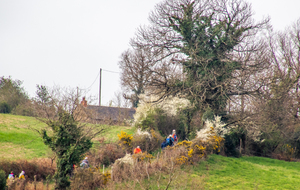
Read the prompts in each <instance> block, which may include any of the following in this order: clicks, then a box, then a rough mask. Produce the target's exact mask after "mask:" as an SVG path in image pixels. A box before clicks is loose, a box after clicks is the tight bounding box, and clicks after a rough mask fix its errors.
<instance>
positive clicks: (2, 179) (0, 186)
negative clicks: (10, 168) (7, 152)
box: [0, 170, 6, 190]
mask: <svg viewBox="0 0 300 190" xmlns="http://www.w3.org/2000/svg"><path fill="white" fill-rule="evenodd" d="M5 187H6V175H5V172H4V171H3V170H0V190H5Z"/></svg>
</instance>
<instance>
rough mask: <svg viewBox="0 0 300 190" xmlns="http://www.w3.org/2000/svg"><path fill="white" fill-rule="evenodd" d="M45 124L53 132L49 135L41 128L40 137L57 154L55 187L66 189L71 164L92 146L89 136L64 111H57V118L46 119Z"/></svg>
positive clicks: (68, 182) (76, 161) (78, 159)
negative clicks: (52, 119) (53, 119)
mask: <svg viewBox="0 0 300 190" xmlns="http://www.w3.org/2000/svg"><path fill="white" fill-rule="evenodd" d="M47 125H48V126H49V127H50V128H51V129H52V131H53V133H52V134H51V135H49V133H48V132H47V131H46V130H43V131H42V138H43V140H44V143H45V144H46V145H48V146H49V147H50V148H51V149H52V151H53V152H54V153H55V154H56V156H57V171H56V173H55V179H56V189H66V188H67V187H69V186H70V181H69V178H68V174H70V172H71V170H72V166H73V164H77V163H79V162H80V161H81V160H82V158H83V154H84V153H86V152H87V151H88V150H89V149H90V148H91V147H92V142H91V137H87V136H84V135H83V134H82V128H80V127H78V126H77V122H76V121H75V120H74V118H73V116H72V115H71V114H69V113H67V112H65V111H61V112H60V113H59V118H58V120H56V121H48V122H47Z"/></svg>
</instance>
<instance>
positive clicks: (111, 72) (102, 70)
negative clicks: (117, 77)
mask: <svg viewBox="0 0 300 190" xmlns="http://www.w3.org/2000/svg"><path fill="white" fill-rule="evenodd" d="M102 71H106V72H110V73H117V74H119V72H116V71H109V70H105V69H102Z"/></svg>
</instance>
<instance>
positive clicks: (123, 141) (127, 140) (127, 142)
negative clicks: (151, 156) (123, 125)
mask: <svg viewBox="0 0 300 190" xmlns="http://www.w3.org/2000/svg"><path fill="white" fill-rule="evenodd" d="M118 137H119V145H120V146H121V147H122V148H123V149H124V150H125V151H127V152H131V150H132V139H133V136H132V135H130V134H127V133H126V132H124V131H121V134H118Z"/></svg>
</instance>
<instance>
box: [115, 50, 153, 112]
mask: <svg viewBox="0 0 300 190" xmlns="http://www.w3.org/2000/svg"><path fill="white" fill-rule="evenodd" d="M152 57H153V52H151V50H150V49H149V48H138V49H135V50H127V51H125V52H124V53H123V54H122V55H121V61H120V62H119V66H120V69H121V70H122V73H121V85H122V87H123V89H124V91H125V93H124V97H125V98H126V99H130V100H131V102H132V107H137V104H138V102H139V97H138V96H139V94H141V93H143V92H144V90H145V88H146V87H147V85H148V83H149V79H150V76H151V75H152V73H153V72H152V67H153V65H154V62H153V60H152Z"/></svg>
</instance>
